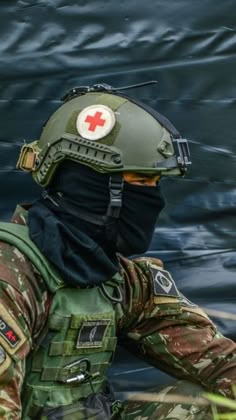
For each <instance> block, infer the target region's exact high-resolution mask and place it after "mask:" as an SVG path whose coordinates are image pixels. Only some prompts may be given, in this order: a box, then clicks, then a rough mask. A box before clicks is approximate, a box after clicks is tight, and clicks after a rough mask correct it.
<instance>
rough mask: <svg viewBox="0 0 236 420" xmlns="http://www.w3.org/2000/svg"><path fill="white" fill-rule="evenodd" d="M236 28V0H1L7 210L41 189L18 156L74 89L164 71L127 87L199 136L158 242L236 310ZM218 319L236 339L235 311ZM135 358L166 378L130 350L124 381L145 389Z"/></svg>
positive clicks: (4, 213)
mask: <svg viewBox="0 0 236 420" xmlns="http://www.w3.org/2000/svg"><path fill="white" fill-rule="evenodd" d="M235 29H236V18H235V2H234V1H233V0H225V1H224V2H215V1H214V0H205V1H204V2H197V1H196V0H192V1H191V2H189V1H188V0H176V1H175V2H172V1H170V0H149V1H146V2H143V1H140V0H129V1H128V2H127V1H125V0H120V1H119V2H117V1H114V0H109V1H108V0H93V1H83V0H81V1H76V0H69V1H65V0H34V1H33V0H18V1H14V0H11V1H9V0H1V4H0V93H1V94H0V171H1V172H0V175H1V178H0V180H1V182H0V197H1V200H0V216H1V219H3V220H7V219H8V218H9V217H10V215H11V213H12V212H13V210H14V207H15V204H16V202H22V201H31V200H32V199H34V197H36V196H37V194H38V193H39V188H38V187H37V186H36V185H35V184H34V183H33V181H32V180H31V179H30V176H28V175H27V174H24V173H20V172H17V171H16V170H15V162H16V159H17V156H18V153H19V148H20V146H21V145H22V143H23V142H24V140H25V141H26V142H28V141H31V140H33V139H36V138H37V137H38V136H39V134H40V130H41V127H42V124H43V123H44V122H45V120H46V119H47V118H48V116H49V115H50V114H51V113H52V112H53V111H54V110H55V109H56V108H57V107H58V106H59V104H60V98H61V97H62V95H63V94H64V92H65V91H66V90H67V89H69V88H71V87H73V86H76V85H77V86H78V85H87V84H88V85H90V84H93V83H98V82H106V83H108V84H112V85H114V86H123V85H127V84H134V83H140V82H143V81H147V80H158V85H156V86H151V87H150V86H149V87H148V86H147V87H144V88H141V89H133V90H132V91H130V92H129V93H130V94H131V95H133V96H135V97H136V98H138V99H141V100H144V101H145V102H147V103H148V104H149V105H151V106H153V107H155V108H156V109H157V110H158V111H159V112H161V113H163V114H164V115H165V116H166V117H168V118H169V119H170V120H171V121H172V122H173V123H174V124H175V125H176V127H177V128H178V129H179V131H180V132H181V133H182V136H183V137H187V138H188V139H189V140H190V148H191V155H192V161H193V165H192V168H191V171H190V172H189V174H188V175H187V176H186V177H185V178H184V179H176V178H170V179H163V181H162V188H163V192H164V194H165V197H166V202H167V205H166V208H165V210H164V211H163V212H162V215H161V217H160V219H159V221H158V224H157V227H156V232H155V235H154V238H153V242H152V245H151V249H150V252H149V254H151V255H155V256H158V257H160V258H162V259H163V260H164V261H165V262H166V268H168V269H170V270H171V272H172V274H173V276H174V278H175V279H176V282H177V285H178V287H179V289H180V290H181V291H182V292H183V293H184V294H186V295H187V297H188V298H190V299H193V300H194V301H195V302H197V303H198V304H200V305H202V306H204V307H207V308H209V309H218V310H223V311H228V312H233V313H236V307H235V303H236V288H235V281H236V279H235V272H236V235H235V226H236V221H235V200H236V193H235V173H236V154H235V152H236V145H235V143H236V142H235V102H236V99H235V98H236V84H235V73H236V44H235V41H236V33H235ZM215 321H216V323H217V324H218V326H219V327H220V329H221V331H222V332H223V333H225V334H227V335H229V336H230V337H232V338H233V339H236V326H235V321H230V320H226V319H225V318H219V317H216V318H215ZM119 354H121V353H119ZM136 369H144V370H141V378H142V381H141V382H142V384H143V383H144V382H145V381H146V384H147V385H150V384H151V385H152V384H155V383H156V375H157V374H156V370H155V369H153V368H149V367H146V366H145V365H144V364H143V363H141V362H138V361H135V362H131V358H130V357H129V356H128V354H127V353H122V355H121V356H119V360H118V361H117V364H116V368H115V369H114V371H112V375H113V379H114V380H115V383H116V386H117V388H118V389H121V390H123V389H125V388H126V389H129V388H130V386H132V387H133V388H136V389H139V387H140V386H139V378H138V377H137V375H134V374H133V372H134V371H135V370H136ZM158 375H159V374H158ZM163 380H164V379H163Z"/></svg>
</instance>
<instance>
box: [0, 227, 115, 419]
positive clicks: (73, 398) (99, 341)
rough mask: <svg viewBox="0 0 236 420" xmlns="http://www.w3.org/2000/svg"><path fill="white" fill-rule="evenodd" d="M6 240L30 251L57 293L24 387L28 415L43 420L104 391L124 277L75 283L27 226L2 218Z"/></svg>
mask: <svg viewBox="0 0 236 420" xmlns="http://www.w3.org/2000/svg"><path fill="white" fill-rule="evenodd" d="M0 240H2V241H5V242H8V243H10V244H11V245H13V246H15V247H17V248H18V249H19V250H20V251H21V252H22V253H23V254H24V255H26V256H27V257H28V258H29V259H30V261H31V262H32V264H33V265H34V266H35V267H36V269H37V270H38V271H39V272H40V274H41V275H42V277H43V279H44V280H45V282H46V284H47V286H48V289H49V290H50V292H52V293H53V300H52V304H51V307H50V313H49V318H48V323H47V333H46V335H45V337H44V339H43V340H42V342H41V343H40V344H39V345H38V346H37V348H36V349H35V350H33V351H32V352H31V354H30V356H29V357H28V358H27V360H26V377H25V381H24V386H23V392H22V406H23V417H22V418H23V419H27V418H34V417H35V418H38V419H39V418H41V416H40V413H41V411H42V409H43V408H45V407H48V408H56V407H69V406H70V405H73V404H75V403H77V402H78V401H81V400H83V398H86V397H88V396H89V395H90V394H92V393H98V392H101V391H102V390H103V387H104V384H105V381H106V371H107V369H108V367H109V366H110V363H111V360H112V356H113V354H114V351H115V348H116V341H117V339H116V336H115V310H114V308H113V305H114V302H113V298H112V295H113V291H114V288H115V287H119V286H117V285H118V284H120V282H121V281H122V278H121V277H120V276H119V274H117V275H116V276H115V277H113V279H112V281H111V282H108V283H105V286H103V287H102V288H100V287H94V288H88V289H76V288H69V287H67V286H66V284H65V283H64V281H63V279H62V278H61V277H60V276H59V274H58V273H57V272H56V270H55V269H54V268H53V267H52V266H51V265H50V264H49V262H48V261H47V260H46V258H45V257H44V256H43V255H42V253H41V252H40V251H39V249H38V248H37V247H36V245H35V244H34V243H33V242H32V241H31V240H30V238H29V235H28V228H27V227H26V226H22V225H17V224H14V223H0ZM118 290H119V289H118ZM109 296H110V298H109ZM114 300H116V299H115V298H114ZM62 418H63V417H62ZM72 418H77V417H72Z"/></svg>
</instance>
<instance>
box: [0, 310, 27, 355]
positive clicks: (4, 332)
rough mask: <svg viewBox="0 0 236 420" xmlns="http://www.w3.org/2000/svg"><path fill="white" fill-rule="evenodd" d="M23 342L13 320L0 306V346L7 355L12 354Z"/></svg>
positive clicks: (24, 339)
mask: <svg viewBox="0 0 236 420" xmlns="http://www.w3.org/2000/svg"><path fill="white" fill-rule="evenodd" d="M25 341H26V337H25V336H24V334H23V332H22V331H21V329H20V327H19V325H18V324H17V322H16V321H15V319H14V318H13V317H12V315H11V314H10V313H9V312H8V311H7V309H6V308H5V307H4V306H3V305H2V304H0V344H1V345H2V346H3V347H4V348H5V349H6V350H7V352H8V353H9V354H14V353H15V352H16V351H17V350H18V349H19V348H20V347H21V346H22V344H23V343H24V342H25Z"/></svg>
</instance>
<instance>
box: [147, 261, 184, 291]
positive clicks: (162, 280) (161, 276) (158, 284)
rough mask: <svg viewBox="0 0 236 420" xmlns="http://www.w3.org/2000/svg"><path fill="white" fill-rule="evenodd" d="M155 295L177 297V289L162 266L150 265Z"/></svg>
mask: <svg viewBox="0 0 236 420" xmlns="http://www.w3.org/2000/svg"><path fill="white" fill-rule="evenodd" d="M150 271H151V274H152V281H153V293H154V295H155V296H170V297H179V291H178V289H177V287H176V285H175V282H174V280H173V279H172V277H171V275H170V273H169V272H168V271H166V270H163V269H162V268H160V267H158V266H154V265H150Z"/></svg>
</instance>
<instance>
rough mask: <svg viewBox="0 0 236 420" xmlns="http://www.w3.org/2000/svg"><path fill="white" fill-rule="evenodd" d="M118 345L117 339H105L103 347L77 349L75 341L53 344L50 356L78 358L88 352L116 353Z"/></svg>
mask: <svg viewBox="0 0 236 420" xmlns="http://www.w3.org/2000/svg"><path fill="white" fill-rule="evenodd" d="M116 343H117V338H116V337H110V338H105V339H104V340H103V342H102V346H101V347H92V346H91V347H86V348H81V347H80V348H78V349H76V348H75V343H74V341H64V342H63V341H62V342H55V341H54V342H51V344H50V349H49V356H76V355H78V354H80V355H81V354H86V353H88V351H90V352H91V351H92V352H93V353H100V352H101V351H114V348H115V346H116Z"/></svg>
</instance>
